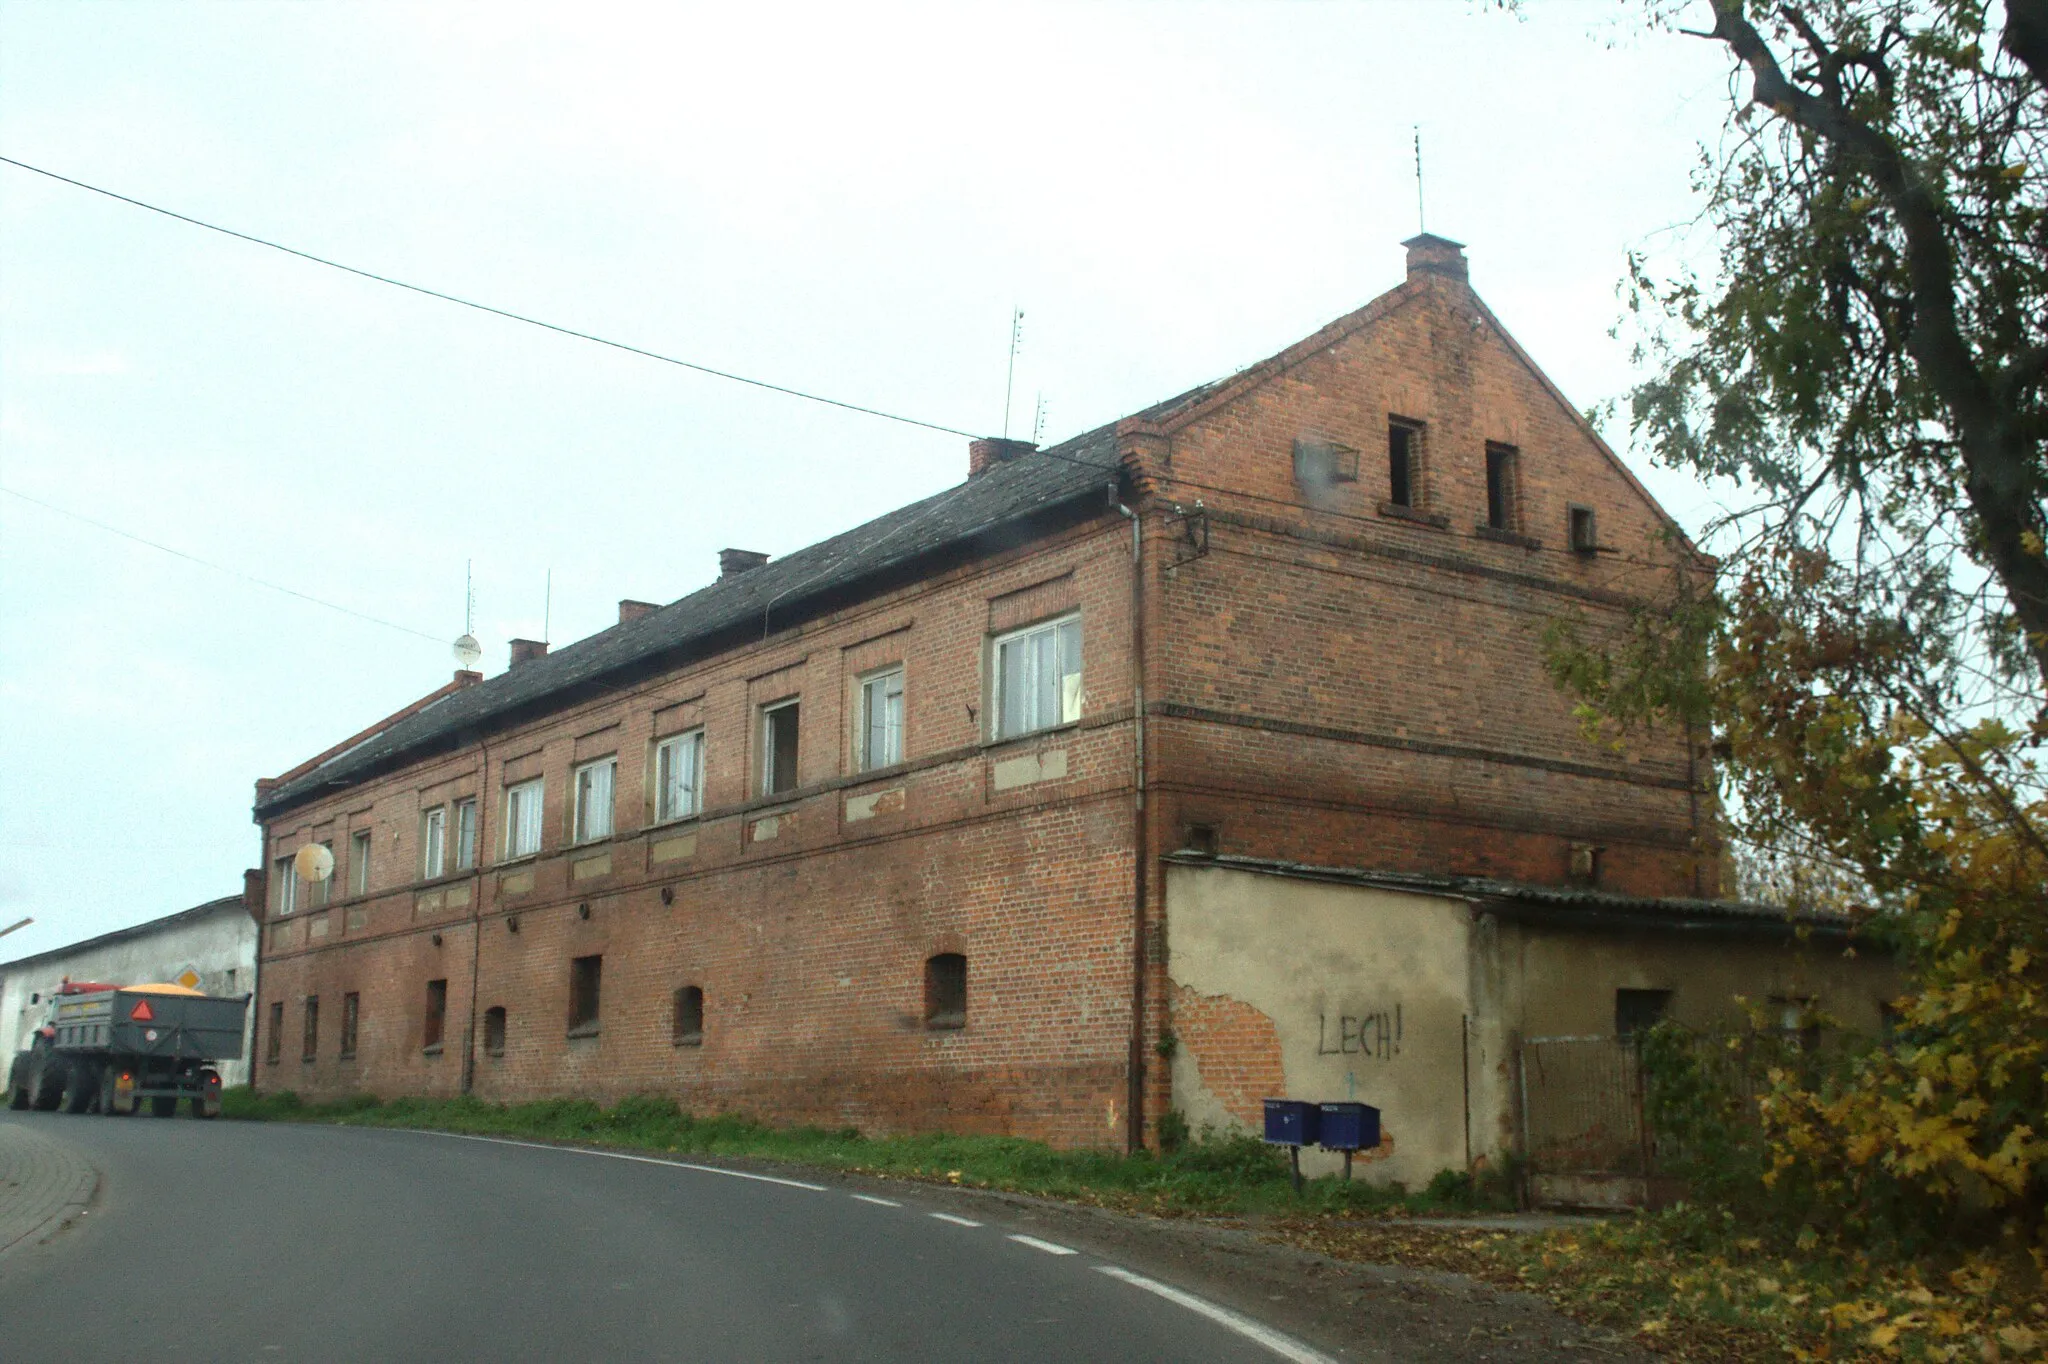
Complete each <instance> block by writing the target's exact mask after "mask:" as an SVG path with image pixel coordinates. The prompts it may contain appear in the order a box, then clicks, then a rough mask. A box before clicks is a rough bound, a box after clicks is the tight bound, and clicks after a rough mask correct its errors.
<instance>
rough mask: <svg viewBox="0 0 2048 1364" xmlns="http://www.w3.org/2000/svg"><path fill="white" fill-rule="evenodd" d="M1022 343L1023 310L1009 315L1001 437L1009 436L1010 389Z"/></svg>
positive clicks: (1015, 380) (1013, 386)
mask: <svg viewBox="0 0 2048 1364" xmlns="http://www.w3.org/2000/svg"><path fill="white" fill-rule="evenodd" d="M1023 344H1024V310H1023V309H1022V308H1019V309H1017V310H1016V312H1014V313H1012V314H1011V315H1010V372H1009V374H1008V375H1007V376H1006V377H1005V378H1004V379H1003V439H1004V440H1008V439H1009V438H1010V391H1011V389H1013V388H1015V387H1016V384H1017V348H1018V347H1019V346H1021V345H1023Z"/></svg>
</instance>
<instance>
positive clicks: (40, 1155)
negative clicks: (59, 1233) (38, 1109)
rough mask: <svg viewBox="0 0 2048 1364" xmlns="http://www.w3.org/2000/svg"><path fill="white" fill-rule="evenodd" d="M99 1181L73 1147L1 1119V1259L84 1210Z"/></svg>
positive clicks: (46, 1234) (33, 1241)
mask: <svg viewBox="0 0 2048 1364" xmlns="http://www.w3.org/2000/svg"><path fill="white" fill-rule="evenodd" d="M98 1184H99V1175H98V1174H97V1173H96V1172H95V1171H94V1170H93V1168H92V1166H91V1165H89V1164H87V1163H86V1161H85V1159H84V1158H83V1157H82V1156H80V1155H79V1154H78V1152H77V1151H76V1150H75V1149H74V1148H73V1147H71V1146H69V1145H67V1144H65V1143H63V1142H59V1141H56V1140H54V1139H53V1138H50V1137H46V1136H44V1135H43V1134H42V1133H40V1132H35V1131H31V1130H30V1129H28V1128H27V1127H24V1126H22V1125H20V1124H18V1123H11V1122H0V1260H5V1259H6V1258H7V1256H8V1255H10V1254H11V1253H13V1252H14V1251H17V1250H20V1249H21V1248H23V1247H24V1246H32V1245H35V1244H36V1243H37V1242H39V1241H41V1240H42V1239H43V1238H44V1237H46V1236H48V1235H49V1234H50V1233H51V1232H53V1231H55V1230H57V1228H59V1227H61V1226H63V1225H64V1224H65V1223H66V1222H68V1221H69V1220H70V1219H72V1218H74V1217H77V1216H78V1215H79V1214H80V1213H82V1212H84V1210H85V1205H86V1204H87V1203H88V1202H89V1201H91V1199H92V1195H93V1190H94V1189H95V1188H96V1187H97V1186H98Z"/></svg>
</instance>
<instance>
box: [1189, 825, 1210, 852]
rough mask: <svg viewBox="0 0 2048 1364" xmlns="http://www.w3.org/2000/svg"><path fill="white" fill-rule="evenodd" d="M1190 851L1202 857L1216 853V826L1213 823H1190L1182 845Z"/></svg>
mask: <svg viewBox="0 0 2048 1364" xmlns="http://www.w3.org/2000/svg"><path fill="white" fill-rule="evenodd" d="M1183 846H1185V847H1186V848H1187V850H1188V851H1189V852H1191V853H1199V854H1201V855H1202V856H1203V857H1214V856H1215V855H1216V846H1217V844H1216V826H1215V825H1214V824H1190V825H1188V836H1187V839H1186V840H1185V843H1184V845H1183Z"/></svg>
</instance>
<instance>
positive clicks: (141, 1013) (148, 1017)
mask: <svg viewBox="0 0 2048 1364" xmlns="http://www.w3.org/2000/svg"><path fill="white" fill-rule="evenodd" d="M128 1017H130V1018H132V1019H134V1020H135V1021H136V1022H137V1023H149V1022H152V1021H154V1020H155V1018H156V1010H154V1009H152V1008H150V1007H149V1001H148V1000H146V999H138V1000H136V1001H135V1008H134V1009H133V1011H131V1012H130V1013H129V1015H128Z"/></svg>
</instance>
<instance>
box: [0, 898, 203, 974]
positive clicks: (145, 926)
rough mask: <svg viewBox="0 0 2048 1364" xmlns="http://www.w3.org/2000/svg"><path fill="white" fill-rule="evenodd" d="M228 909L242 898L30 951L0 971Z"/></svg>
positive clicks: (2, 965)
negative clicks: (95, 936)
mask: <svg viewBox="0 0 2048 1364" xmlns="http://www.w3.org/2000/svg"><path fill="white" fill-rule="evenodd" d="M230 906H232V907H233V908H234V910H235V912H236V913H237V914H240V913H242V912H243V909H242V897H241V896H239V895H223V896H222V897H221V898H220V899H218V900H208V901H207V902H206V903H205V904H203V905H194V906H193V907H192V908H190V909H181V910H179V911H178V912H177V913H175V914H166V915H164V916H163V917H162V918H161V919H151V920H149V921H148V922H147V923H139V924H134V925H132V926H130V927H128V928H117V929H115V930H114V931H113V932H111V933H102V934H100V935H99V936H98V937H97V938H87V939H86V940H85V941H84V942H74V943H66V944H65V945H64V946H62V947H52V948H50V949H49V950H48V951H46V952H32V953H30V954H29V955H28V956H26V957H16V958H15V959H14V960H13V961H0V971H11V970H13V969H14V968H15V967H17V966H31V965H34V964H35V963H36V962H39V961H47V960H49V959H50V958H51V957H62V956H68V955H69V954H71V953H73V952H87V951H91V950H92V949H93V948H96V947H110V946H112V945H113V944H115V943H117V942H126V941H127V940H128V939H130V938H141V937H146V936H148V935H149V934H151V933H159V932H162V931H163V930H165V929H169V928H177V927H179V926H181V925H183V924H187V923H192V922H195V921H197V920H199V919H204V918H208V917H209V916H211V915H214V914H218V913H219V912H220V911H221V910H223V909H226V908H228V907H230Z"/></svg>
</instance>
